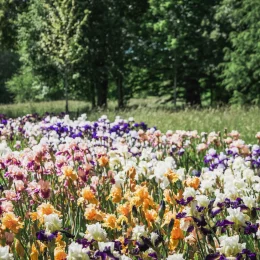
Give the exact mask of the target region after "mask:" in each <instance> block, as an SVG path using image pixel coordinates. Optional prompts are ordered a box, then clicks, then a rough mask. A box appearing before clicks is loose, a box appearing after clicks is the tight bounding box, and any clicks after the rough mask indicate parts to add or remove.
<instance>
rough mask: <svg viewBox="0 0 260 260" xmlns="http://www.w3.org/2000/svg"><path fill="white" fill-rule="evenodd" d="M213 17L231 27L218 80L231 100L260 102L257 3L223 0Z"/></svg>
mask: <svg viewBox="0 0 260 260" xmlns="http://www.w3.org/2000/svg"><path fill="white" fill-rule="evenodd" d="M216 19H217V21H219V22H225V24H226V26H228V27H230V31H229V33H228V34H227V37H228V42H229V44H228V45H226V47H225V48H224V53H225V60H224V62H222V64H221V68H222V75H221V79H222V80H223V85H224V86H225V87H226V89H227V90H228V91H229V92H231V93H232V98H231V103H240V104H251V103H254V104H260V66H259V64H260V45H259V41H260V30H259V28H260V22H259V21H260V2H259V1H258V0H238V1H235V0H223V1H222V3H221V5H220V6H219V8H218V13H217V15H216Z"/></svg>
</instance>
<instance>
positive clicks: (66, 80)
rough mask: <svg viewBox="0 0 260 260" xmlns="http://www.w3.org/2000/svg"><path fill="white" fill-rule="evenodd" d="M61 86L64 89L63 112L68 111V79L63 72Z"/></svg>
mask: <svg viewBox="0 0 260 260" xmlns="http://www.w3.org/2000/svg"><path fill="white" fill-rule="evenodd" d="M63 86H64V91H65V113H66V114H68V113H69V93H68V92H69V91H68V79H67V74H66V72H65V74H64V76H63Z"/></svg>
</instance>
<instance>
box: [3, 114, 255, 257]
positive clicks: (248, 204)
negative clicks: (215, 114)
mask: <svg viewBox="0 0 260 260" xmlns="http://www.w3.org/2000/svg"><path fill="white" fill-rule="evenodd" d="M0 138H1V143H0V171H1V186H0V188H1V189H0V194H1V197H0V198H1V199H0V200H1V205H0V213H1V219H0V220H1V227H0V236H1V237H0V239H1V247H0V259H33V260H34V259H57V260H58V259H71V260H72V259H73V260H76V259H102V260H105V259H122V260H126V259H169V260H170V259H176V260H181V259H185V260H186V259H187V260H189V259H200V260H202V259H207V260H210V259H221V260H223V259H252V260H253V259H260V253H259V249H260V243H259V239H260V229H259V222H260V217H259V210H260V208H259V199H260V198H259V191H260V177H259V168H260V147H259V146H258V145H257V144H256V145H247V144H245V142H243V141H242V140H241V139H240V136H239V133H238V132H237V131H232V132H231V133H227V132H224V133H223V134H222V135H221V134H220V133H215V132H212V133H208V134H207V133H201V134H198V133H197V132H196V131H168V132H167V133H165V134H163V133H161V132H160V131H159V130H157V129H156V128H147V126H146V124H145V123H143V122H141V123H136V122H134V119H133V118H129V119H128V120H123V119H120V118H119V117H117V118H116V119H115V121H114V122H110V121H109V120H108V119H107V117H106V116H102V117H101V118H100V119H98V120H97V121H96V122H89V121H88V120H87V117H86V115H82V116H80V117H79V118H78V119H76V120H70V119H69V117H68V116H64V115H61V116H44V117H42V118H40V117H39V116H37V115H27V116H24V117H22V118H17V119H7V118H5V117H4V116H1V117H0ZM256 138H260V134H259V133H258V134H257V135H256ZM256 140H257V139H256Z"/></svg>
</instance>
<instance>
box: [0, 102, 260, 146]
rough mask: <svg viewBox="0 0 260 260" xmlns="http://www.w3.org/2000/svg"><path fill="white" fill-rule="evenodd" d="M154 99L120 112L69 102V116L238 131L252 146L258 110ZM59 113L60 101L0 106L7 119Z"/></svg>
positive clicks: (164, 128)
mask: <svg viewBox="0 0 260 260" xmlns="http://www.w3.org/2000/svg"><path fill="white" fill-rule="evenodd" d="M161 102H162V101H161V100H158V99H155V98H149V99H133V100H130V102H129V104H128V107H127V108H126V109H124V110H117V109H116V102H109V108H108V109H97V110H91V109H90V107H91V105H90V104H89V103H87V102H83V101H70V102H69V106H70V111H71V117H75V116H76V115H78V114H79V113H87V115H88V118H89V119H90V120H95V119H97V118H98V117H99V116H101V115H103V114H106V115H107V116H108V117H109V118H110V119H114V118H115V116H117V115H119V116H121V117H122V118H129V117H131V116H133V117H134V118H135V120H136V121H137V122H141V121H143V122H145V123H147V124H148V126H156V127H158V128H159V129H160V130H161V131H163V132H165V131H167V130H168V129H171V130H198V131H199V132H210V131H221V132H223V131H224V129H225V128H227V130H228V131H231V130H238V131H239V132H240V133H241V138H242V139H243V140H245V141H246V142H249V143H255V142H256V139H255V134H256V133H257V132H258V131H260V109H259V108H258V107H250V108H239V107H226V108H219V109H213V108H210V109H191V108H187V109H185V110H181V111H178V112H176V111H174V110H173V109H170V107H171V105H170V104H167V105H163V104H161ZM47 111H48V112H53V113H60V112H62V111H64V101H52V102H40V103H26V104H12V105H1V106H0V113H2V114H6V115H8V116H10V117H17V116H22V115H25V114H28V113H39V114H44V113H45V112H47Z"/></svg>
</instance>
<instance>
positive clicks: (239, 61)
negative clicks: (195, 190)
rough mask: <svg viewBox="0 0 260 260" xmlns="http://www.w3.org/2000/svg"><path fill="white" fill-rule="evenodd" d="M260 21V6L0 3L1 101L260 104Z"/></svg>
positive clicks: (89, 0)
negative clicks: (140, 100) (136, 99)
mask: <svg viewBox="0 0 260 260" xmlns="http://www.w3.org/2000/svg"><path fill="white" fill-rule="evenodd" d="M259 21H260V1H258V0H237V1H235V0H206V1H202V0H189V1H183V0H139V1H138V0H124V1H122V0H27V1H21V0H19V1H18V0H0V43H1V45H0V102H2V103H3V102H11V101H13V100H14V101H16V102H23V101H28V100H36V101H37V100H51V99H64V98H67V99H68V98H70V99H80V100H87V101H91V102H92V107H95V106H99V107H103V106H107V100H108V99H117V103H118V107H124V106H125V105H126V104H127V101H128V99H129V98H131V97H138V96H139V97H140V96H142V97H146V96H148V95H149V96H151V95H152V96H167V97H168V100H167V101H168V102H172V103H173V105H172V106H180V105H195V106H202V105H207V106H210V105H212V106H214V105H219V104H227V103H234V104H252V103H254V104H259V103H260V91H259V89H260V88H259V87H260V86H259V82H260V69H259V68H260V67H259V65H258V64H260V47H259V46H260V45H259V43H258V42H259V40H260V39H259V38H260V29H259V28H260V22H259ZM7 81H8V83H7ZM7 87H8V90H7ZM66 108H67V107H66Z"/></svg>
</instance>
